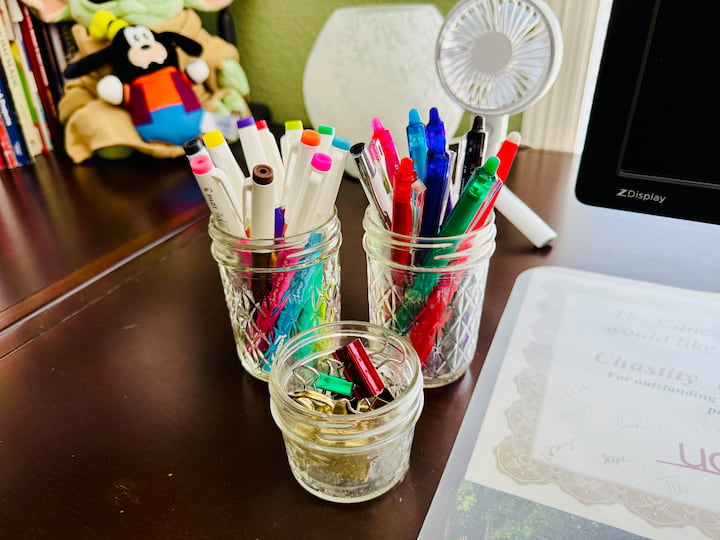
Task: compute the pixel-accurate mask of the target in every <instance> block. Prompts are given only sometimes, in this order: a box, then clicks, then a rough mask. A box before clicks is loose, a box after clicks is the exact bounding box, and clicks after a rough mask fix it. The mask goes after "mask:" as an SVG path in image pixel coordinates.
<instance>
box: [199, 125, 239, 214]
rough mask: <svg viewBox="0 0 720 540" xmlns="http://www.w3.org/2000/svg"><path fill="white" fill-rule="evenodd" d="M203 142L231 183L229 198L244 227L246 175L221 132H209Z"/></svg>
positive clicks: (229, 184) (228, 187) (229, 185)
mask: <svg viewBox="0 0 720 540" xmlns="http://www.w3.org/2000/svg"><path fill="white" fill-rule="evenodd" d="M203 142H204V143H205V148H207V150H208V153H209V154H210V157H211V158H212V162H213V163H214V164H215V166H216V167H217V168H218V169H220V170H222V171H223V172H224V173H225V175H226V176H227V179H228V181H229V183H228V186H227V188H226V189H227V190H228V191H229V193H228V197H230V200H231V201H232V203H233V206H234V207H235V209H236V211H237V214H238V216H240V220H241V221H242V223H243V224H244V225H247V223H245V211H244V210H245V207H244V205H243V200H244V196H243V190H244V189H245V188H244V186H245V175H244V174H243V172H242V169H241V168H240V165H239V164H238V162H237V160H236V159H235V156H234V155H233V153H232V150H230V146H229V145H228V143H227V141H226V140H225V137H224V136H223V134H222V132H220V131H219V130H213V131H208V132H207V133H205V134H204V135H203Z"/></svg>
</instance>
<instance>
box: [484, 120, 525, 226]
mask: <svg viewBox="0 0 720 540" xmlns="http://www.w3.org/2000/svg"><path fill="white" fill-rule="evenodd" d="M519 147H520V133H518V132H517V131H512V132H510V133H508V136H507V137H506V138H505V140H504V141H503V143H502V144H501V145H500V149H499V150H498V152H497V154H496V155H497V158H498V159H499V160H500V166H499V167H498V169H497V171H495V176H497V178H498V181H497V183H496V184H495V185H494V186H493V188H492V191H491V192H490V195H489V196H488V198H487V199H486V201H485V203H483V205H482V207H481V208H480V209H479V211H478V215H477V217H476V220H475V223H474V225H473V230H477V229H479V228H480V227H482V226H483V225H485V223H486V222H487V219H488V216H490V212H491V211H492V209H493V208H494V206H495V201H496V200H497V198H498V195H500V190H501V189H502V187H503V186H504V185H505V180H507V177H508V174H509V173H510V168H511V167H512V164H513V161H515V156H516V155H517V151H518V148H519Z"/></svg>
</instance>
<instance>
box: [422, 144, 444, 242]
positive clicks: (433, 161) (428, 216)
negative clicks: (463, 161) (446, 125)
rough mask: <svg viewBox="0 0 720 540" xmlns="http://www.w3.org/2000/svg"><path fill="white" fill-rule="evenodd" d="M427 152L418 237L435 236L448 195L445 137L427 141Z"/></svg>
mask: <svg viewBox="0 0 720 540" xmlns="http://www.w3.org/2000/svg"><path fill="white" fill-rule="evenodd" d="M428 142H429V150H428V158H427V171H426V173H425V188H426V190H427V191H426V192H425V204H424V206H423V215H422V224H421V225H420V235H421V236H425V237H433V236H437V233H438V230H439V229H440V220H441V218H442V213H443V211H444V209H445V204H446V202H447V195H448V179H447V173H448V167H449V164H450V155H449V154H448V153H447V152H446V151H445V137H443V136H437V135H436V136H434V137H433V138H432V139H428Z"/></svg>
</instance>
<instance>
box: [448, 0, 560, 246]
mask: <svg viewBox="0 0 720 540" xmlns="http://www.w3.org/2000/svg"><path fill="white" fill-rule="evenodd" d="M562 50H563V45H562V33H561V31H560V24H559V23H558V20H557V18H556V16H555V14H554V13H553V11H552V10H551V9H550V7H549V6H548V5H547V4H546V3H545V2H544V1H543V0H464V1H462V2H459V3H458V4H456V5H455V7H453V9H452V10H451V11H450V13H449V14H448V16H447V17H446V18H445V21H444V23H443V26H442V27H441V29H440V34H439V35H438V39H437V42H436V47H435V60H436V68H437V71H438V75H439V77H440V82H441V83H442V85H443V87H444V88H445V91H446V92H447V93H448V95H449V96H450V97H451V98H453V100H454V101H455V102H457V103H458V104H459V105H460V106H462V107H463V108H464V109H465V110H466V111H468V112H470V113H473V114H475V115H481V116H482V117H483V118H484V120H485V127H486V129H487V130H488V132H489V133H488V143H487V152H486V155H488V156H491V155H494V154H495V153H496V152H497V151H498V149H499V148H500V145H501V144H502V142H503V140H504V139H505V137H506V135H507V126H508V117H509V116H510V115H512V114H516V113H519V112H522V111H523V110H525V109H526V108H528V107H529V106H531V105H532V104H534V103H535V102H536V101H537V100H539V99H540V98H541V97H542V96H543V95H544V94H545V92H547V90H548V89H549V88H550V86H552V84H553V82H555V78H556V76H557V73H558V71H559V69H560V64H561V61H562ZM496 208H497V209H498V210H499V211H500V212H501V213H502V214H503V215H505V217H506V218H508V219H509V220H510V221H511V222H512V223H513V224H514V225H515V226H516V227H518V228H519V229H520V230H521V231H522V232H523V233H524V234H525V235H526V236H527V237H528V238H529V239H530V240H531V241H532V242H533V244H534V245H536V246H537V247H542V246H544V245H547V244H548V243H549V242H550V241H551V240H552V239H553V238H555V236H557V234H556V233H555V231H553V230H552V229H551V228H550V227H549V226H548V225H547V224H545V222H543V221H542V220H541V219H540V218H539V217H538V216H537V215H536V214H535V213H534V212H533V211H532V210H531V209H530V208H528V207H527V206H526V205H525V204H524V203H523V202H522V201H520V200H519V199H518V198H517V197H515V195H514V194H512V192H510V190H508V189H507V188H503V190H502V191H501V192H500V197H499V198H498V200H497V202H496Z"/></svg>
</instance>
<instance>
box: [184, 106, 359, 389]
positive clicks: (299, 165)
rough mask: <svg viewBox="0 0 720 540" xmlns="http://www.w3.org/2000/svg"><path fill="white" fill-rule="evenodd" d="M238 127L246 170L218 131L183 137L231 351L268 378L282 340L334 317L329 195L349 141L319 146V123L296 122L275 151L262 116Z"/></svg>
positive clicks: (334, 243)
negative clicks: (205, 211) (202, 207)
mask: <svg viewBox="0 0 720 540" xmlns="http://www.w3.org/2000/svg"><path fill="white" fill-rule="evenodd" d="M237 126H238V135H239V139H240V143H241V147H242V151H243V155H244V157H245V162H246V167H247V173H246V172H245V171H243V170H241V168H240V165H239V163H238V162H237V161H236V160H235V158H234V156H233V154H232V153H231V150H230V148H229V146H228V144H227V142H226V141H225V140H224V137H223V136H222V135H221V134H220V132H219V131H212V132H208V133H206V134H204V135H203V138H202V143H204V144H201V142H200V141H199V140H194V141H188V143H186V154H187V157H188V159H189V161H190V167H191V169H192V171H193V173H194V175H195V178H196V179H197V182H198V185H199V187H200V189H201V191H202V193H203V196H204V197H205V200H206V203H207V205H208V208H209V210H210V220H209V224H208V232H209V234H210V238H211V253H212V256H213V258H214V260H215V261H216V262H217V265H218V269H219V272H220V281H221V283H222V287H223V292H224V294H225V301H226V304H227V307H228V312H229V315H230V323H231V327H232V330H233V335H234V339H235V348H236V350H237V354H238V356H239V358H240V362H241V364H242V365H243V367H244V368H245V370H246V371H247V372H248V373H249V374H250V375H252V376H254V377H256V378H258V379H260V380H263V381H267V380H268V379H269V377H270V371H271V368H272V365H273V361H274V357H275V355H276V352H277V350H278V348H279V347H280V346H281V345H282V344H283V343H284V342H285V341H287V340H288V339H290V338H291V337H292V336H294V335H295V334H297V333H300V332H302V331H304V330H307V329H309V328H312V327H315V326H317V325H319V324H323V323H327V322H331V321H336V320H338V319H339V318H340V261H339V251H340V245H341V243H342V234H341V230H340V221H339V219H338V216H337V213H336V212H335V197H336V195H337V192H338V188H339V186H340V181H341V179H342V172H343V170H344V160H345V156H346V155H347V150H348V148H349V142H348V141H347V140H346V139H343V138H342V137H331V139H332V140H328V141H327V144H326V145H324V146H321V142H322V141H321V136H320V134H319V133H318V132H316V131H314V130H304V131H303V130H302V129H299V130H297V131H301V132H302V133H298V134H297V135H298V136H297V140H296V141H294V142H293V144H288V145H286V148H287V153H286V155H285V156H283V155H282V151H281V149H280V145H278V144H277V142H276V141H275V140H274V138H273V135H272V134H270V132H269V131H268V128H267V126H266V125H265V124H264V123H260V122H257V123H256V122H255V121H254V120H253V118H252V117H248V118H243V119H241V120H238V124H237ZM288 157H290V159H288ZM246 175H247V176H246Z"/></svg>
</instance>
